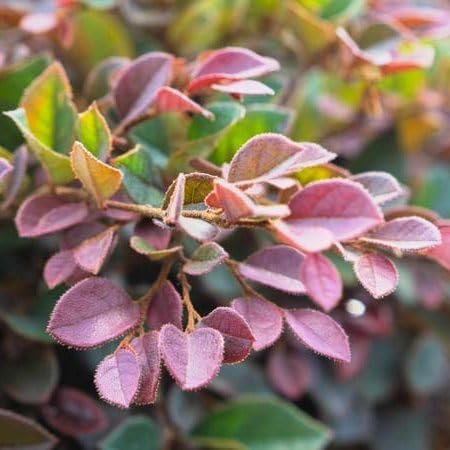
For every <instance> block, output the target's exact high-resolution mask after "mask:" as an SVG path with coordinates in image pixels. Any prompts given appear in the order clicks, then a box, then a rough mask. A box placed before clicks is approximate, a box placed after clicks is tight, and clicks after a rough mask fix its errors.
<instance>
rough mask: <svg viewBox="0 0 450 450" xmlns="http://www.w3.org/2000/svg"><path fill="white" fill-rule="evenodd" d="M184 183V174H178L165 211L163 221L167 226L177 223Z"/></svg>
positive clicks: (182, 201)
mask: <svg viewBox="0 0 450 450" xmlns="http://www.w3.org/2000/svg"><path fill="white" fill-rule="evenodd" d="M185 183H186V179H185V177H184V174H182V173H180V174H179V175H178V177H177V179H176V180H175V184H174V188H173V190H172V194H171V196H170V199H169V201H168V204H167V208H166V211H165V217H164V221H165V223H167V224H169V225H175V224H176V223H178V220H179V218H180V216H181V212H182V211H183V205H184V186H185Z"/></svg>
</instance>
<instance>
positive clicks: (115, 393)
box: [94, 348, 142, 408]
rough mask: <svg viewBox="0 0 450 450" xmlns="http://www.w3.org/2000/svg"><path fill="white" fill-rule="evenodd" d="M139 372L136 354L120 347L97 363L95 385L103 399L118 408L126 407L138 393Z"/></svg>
mask: <svg viewBox="0 0 450 450" xmlns="http://www.w3.org/2000/svg"><path fill="white" fill-rule="evenodd" d="M141 374H142V372H141V368H140V366H139V363H138V360H137V357H136V355H135V354H134V353H133V352H132V351H131V350H126V349H123V348H121V349H119V350H117V351H116V352H114V353H113V354H111V355H109V356H107V357H106V358H105V359H104V360H103V361H102V362H101V363H100V364H99V366H98V367H97V371H96V372H95V379H94V381H95V386H96V387H97V391H98V394H99V395H100V397H101V398H102V399H103V400H105V401H106V402H108V403H111V404H112V405H115V406H118V407H119V408H128V407H129V406H130V405H131V403H132V402H133V400H134V399H135V398H136V396H137V394H138V389H139V384H140V380H141Z"/></svg>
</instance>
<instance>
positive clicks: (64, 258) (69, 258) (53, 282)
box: [44, 250, 77, 289]
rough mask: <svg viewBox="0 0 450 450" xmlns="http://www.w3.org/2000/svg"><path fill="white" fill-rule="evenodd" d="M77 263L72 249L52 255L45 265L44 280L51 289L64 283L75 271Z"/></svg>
mask: <svg viewBox="0 0 450 450" xmlns="http://www.w3.org/2000/svg"><path fill="white" fill-rule="evenodd" d="M76 269H77V264H76V262H75V259H74V257H73V254H72V252H71V251H70V250H63V251H61V252H58V253H55V254H54V255H52V256H51V257H50V258H49V259H48V260H47V262H46V263H45V267H44V280H45V282H46V283H47V286H48V287H49V289H53V288H54V287H56V286H58V284H61V283H64V282H65V281H67V280H68V279H70V277H72V275H73V274H74V273H75V271H76Z"/></svg>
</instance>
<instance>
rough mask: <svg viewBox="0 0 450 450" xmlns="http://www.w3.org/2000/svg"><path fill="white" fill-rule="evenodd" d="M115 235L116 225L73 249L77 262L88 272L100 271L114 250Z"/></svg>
mask: <svg viewBox="0 0 450 450" xmlns="http://www.w3.org/2000/svg"><path fill="white" fill-rule="evenodd" d="M115 235H116V230H115V227H109V228H108V229H106V230H105V231H103V232H101V233H100V234H98V235H97V236H94V237H91V238H89V239H87V240H85V241H83V242H82V243H81V244H80V245H79V246H78V247H77V248H76V249H75V250H73V256H74V258H75V261H76V262H77V264H78V265H79V266H80V267H81V268H82V269H83V270H85V271H86V272H90V273H92V274H94V275H96V274H97V273H99V272H100V269H101V268H102V266H103V263H104V262H105V260H106V258H107V257H108V256H109V254H110V253H111V251H112V248H113V246H114V238H115Z"/></svg>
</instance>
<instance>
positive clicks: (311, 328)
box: [284, 309, 351, 362]
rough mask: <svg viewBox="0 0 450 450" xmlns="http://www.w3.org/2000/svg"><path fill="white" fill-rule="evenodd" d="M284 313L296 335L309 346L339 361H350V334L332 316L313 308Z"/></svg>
mask: <svg viewBox="0 0 450 450" xmlns="http://www.w3.org/2000/svg"><path fill="white" fill-rule="evenodd" d="M284 315H285V318H286V322H287V324H288V325H289V327H290V328H291V330H292V332H293V333H294V335H295V336H297V337H298V338H299V339H300V341H301V342H302V343H303V344H304V345H306V346H307V347H308V348H310V349H311V350H313V351H315V352H317V353H319V354H321V355H324V356H327V357H328V358H332V359H334V360H337V361H344V362H349V361H350V358H351V354H350V346H349V343H348V336H347V335H346V334H345V331H344V330H343V329H342V327H341V326H340V325H339V324H338V323H337V322H335V321H334V320H333V319H332V318H331V317H330V316H328V315H327V314H324V313H322V312H319V311H315V310H313V309H291V310H286V311H285V312H284Z"/></svg>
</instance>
